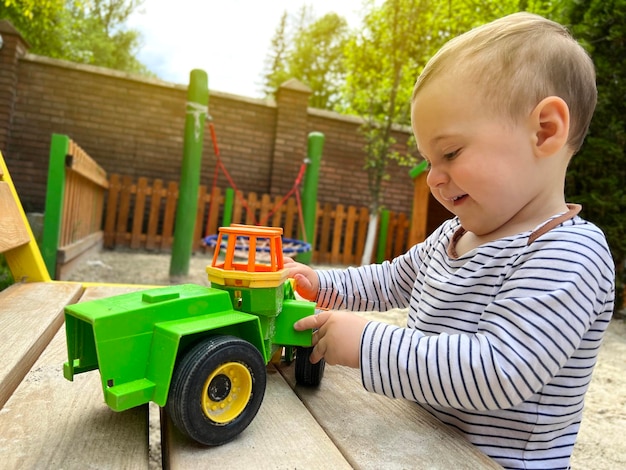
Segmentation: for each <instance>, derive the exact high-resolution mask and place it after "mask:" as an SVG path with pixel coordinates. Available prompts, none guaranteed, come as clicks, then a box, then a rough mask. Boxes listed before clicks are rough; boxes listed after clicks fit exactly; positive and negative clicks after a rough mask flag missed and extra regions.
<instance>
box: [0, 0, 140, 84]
mask: <svg viewBox="0 0 626 470" xmlns="http://www.w3.org/2000/svg"><path fill="white" fill-rule="evenodd" d="M0 2H2V3H0V17H4V18H7V19H9V20H10V21H11V22H12V23H13V25H14V26H15V27H16V28H17V29H18V30H19V31H20V32H21V33H22V35H23V36H24V38H25V39H26V41H28V43H29V44H30V46H31V52H33V53H35V54H39V55H45V56H48V57H53V58H57V59H64V60H70V61H72V62H79V63H86V64H92V65H98V66H101V67H108V68H113V69H116V70H123V71H125V72H131V73H140V74H145V75H151V73H150V72H149V71H148V69H147V68H146V67H145V66H144V65H143V64H141V63H140V62H139V61H138V60H137V59H136V58H135V53H136V51H137V49H138V46H139V39H140V38H139V33H138V32H137V31H134V30H128V29H125V28H124V27H123V25H124V23H125V22H126V20H127V19H128V18H129V16H130V15H131V14H132V13H133V12H134V11H135V10H137V9H138V8H139V7H140V6H141V4H142V3H143V0H43V1H40V0H4V1H2V0H0Z"/></svg>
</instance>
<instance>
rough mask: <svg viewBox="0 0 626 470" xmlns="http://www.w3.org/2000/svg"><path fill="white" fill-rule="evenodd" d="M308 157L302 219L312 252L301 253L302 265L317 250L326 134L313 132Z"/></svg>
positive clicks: (310, 135) (299, 259)
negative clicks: (318, 204) (319, 191)
mask: <svg viewBox="0 0 626 470" xmlns="http://www.w3.org/2000/svg"><path fill="white" fill-rule="evenodd" d="M307 144H308V146H307V157H308V159H309V165H308V166H307V169H306V173H305V175H304V184H303V186H302V218H303V219H304V221H303V222H304V230H305V234H301V235H300V238H303V239H304V240H306V241H307V242H308V243H310V244H311V251H308V252H306V253H299V254H298V256H296V259H297V260H298V261H299V262H300V263H304V264H309V263H310V262H311V258H312V257H313V250H314V249H315V245H314V242H315V218H316V216H317V186H318V183H319V179H320V164H321V162H322V150H323V148H324V134H322V133H321V132H311V133H310V134H309V138H308V142H307Z"/></svg>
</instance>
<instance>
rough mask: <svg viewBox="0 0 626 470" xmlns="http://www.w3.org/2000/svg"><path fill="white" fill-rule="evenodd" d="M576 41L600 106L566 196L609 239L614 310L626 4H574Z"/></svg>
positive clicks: (623, 0)
mask: <svg viewBox="0 0 626 470" xmlns="http://www.w3.org/2000/svg"><path fill="white" fill-rule="evenodd" d="M570 21H571V25H572V26H571V28H572V30H573V32H574V35H575V36H576V37H577V39H579V40H580V41H581V42H582V43H583V44H584V45H585V46H586V47H587V49H588V51H589V52H590V54H591V57H592V59H593V62H594V64H595V67H596V73H597V86H598V105H597V107H596V112H595V114H594V117H593V120H592V122H591V127H590V129H589V134H588V136H587V139H586V141H585V144H584V145H583V147H582V149H581V150H580V152H579V153H578V155H576V156H575V157H574V158H573V159H572V162H571V164H570V167H569V170H568V175H567V185H566V193H567V196H568V199H569V200H571V201H574V202H580V203H581V204H583V212H584V216H585V217H586V218H587V219H588V220H590V221H592V222H594V223H596V224H597V225H598V226H600V227H601V228H602V229H603V230H604V232H605V233H606V235H607V238H608V241H609V246H610V248H611V253H612V254H613V259H614V261H615V265H616V287H617V290H616V294H617V295H616V305H617V306H619V307H621V305H622V303H623V296H622V294H623V290H624V283H625V281H626V276H625V272H624V263H625V262H626V188H625V182H626V155H625V150H626V101H625V100H624V96H625V95H626V0H578V1H574V2H572V7H571V10H570Z"/></svg>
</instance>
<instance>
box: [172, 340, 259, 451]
mask: <svg viewBox="0 0 626 470" xmlns="http://www.w3.org/2000/svg"><path fill="white" fill-rule="evenodd" d="M229 368H230V369H229ZM232 369H234V370H235V371H236V372H237V373H239V374H240V375H232V376H231V377H235V378H234V379H233V380H232V381H231V378H229V376H228V375H229V374H230V373H229V372H228V371H229V370H232ZM216 374H217V375H216ZM212 376H214V377H213V378H212V379H211V377H212ZM240 377H242V378H243V379H242V380H241V379H240ZM209 379H211V380H210V382H209ZM266 381H267V377H266V369H265V361H264V360H263V357H262V356H261V353H260V352H259V351H258V350H257V349H256V348H255V347H254V346H253V345H252V344H250V343H248V342H247V341H244V340H242V339H240V338H237V337H234V336H214V337H210V338H207V339H205V340H203V341H201V342H200V343H198V344H197V345H195V346H194V347H193V348H192V349H191V350H190V351H189V352H188V353H187V354H185V356H184V357H183V358H182V359H181V361H180V362H179V364H178V365H177V366H176V368H175V370H174V374H173V376H172V383H171V386H170V391H169V396H168V399H167V404H166V405H165V409H166V411H167V413H168V415H169V416H170V417H171V419H172V422H173V423H174V425H175V426H176V427H177V428H178V429H179V430H180V431H181V432H183V433H184V434H186V435H187V436H189V437H190V438H192V439H193V440H195V441H197V442H199V443H201V444H204V445H207V446H217V445H221V444H224V443H226V442H228V441H230V440H232V439H233V438H234V437H236V436H237V435H238V434H239V433H241V431H243V430H244V429H245V428H246V427H247V426H248V425H249V424H250V423H251V422H252V420H253V419H254V417H255V416H256V414H257V411H258V410H259V407H260V406H261V402H262V401H263V396H264V395H265V386H266ZM239 382H243V383H245V384H244V386H243V387H237V383H239ZM241 390H243V391H241ZM238 391H239V392H240V393H238ZM230 402H234V405H232V408H234V409H235V410H234V411H232V410H231V405H230ZM211 404H212V405H215V409H217V411H211V410H210V409H209V407H208V405H211ZM219 405H224V406H225V407H226V412H224V411H223V410H220V409H219V408H220V406H219ZM219 413H224V416H220V415H219ZM230 414H232V415H233V416H230Z"/></svg>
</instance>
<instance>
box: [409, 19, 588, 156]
mask: <svg viewBox="0 0 626 470" xmlns="http://www.w3.org/2000/svg"><path fill="white" fill-rule="evenodd" d="M446 72H447V73H455V74H461V76H462V77H463V78H464V79H466V80H471V81H472V82H473V83H476V84H477V86H478V88H479V89H480V88H481V87H482V90H483V91H482V95H483V96H482V97H483V98H484V99H485V101H486V103H485V104H486V105H487V106H491V108H492V109H493V110H494V111H496V112H503V113H506V114H508V115H509V116H510V117H511V118H512V119H514V120H515V119H517V118H520V117H522V116H525V115H528V113H530V112H531V111H532V110H533V109H534V108H535V106H536V105H537V104H538V103H539V102H540V101H541V100H542V99H544V98H546V97H548V96H558V97H560V98H561V99H563V100H564V101H565V103H567V106H568V107H569V111H570V132H569V137H568V146H569V147H570V148H571V150H572V153H576V152H577V151H578V150H579V149H580V146H581V145H582V143H583V140H584V138H585V135H586V133H587V130H588V128H589V123H590V122H591V117H592V115H593V111H594V109H595V106H596V101H597V90H596V81H595V69H594V66H593V62H592V61H591V58H590V57H589V55H588V54H587V53H586V52H585V50H584V49H583V48H582V47H581V46H580V44H578V42H576V40H575V39H574V38H573V37H572V35H571V34H570V33H569V32H568V31H567V29H566V28H565V27H563V26H562V25H560V24H558V23H555V22H554V21H550V20H548V19H545V18H543V17H541V16H539V15H534V14H531V13H515V14H512V15H508V16H505V17H503V18H500V19H498V20H495V21H493V22H491V23H488V24H485V25H483V26H480V27H478V28H475V29H472V30H471V31H468V32H467V33H465V34H462V35H460V36H458V37H456V38H454V39H452V40H451V41H449V42H448V43H446V44H445V45H444V46H443V47H442V48H441V49H440V50H439V52H437V54H435V55H434V56H433V58H432V59H431V60H430V61H429V62H428V63H427V64H426V67H425V68H424V71H423V72H422V73H421V75H420V76H419V78H418V79H417V82H416V84H415V88H414V90H413V98H412V101H414V100H415V97H416V96H417V94H418V93H419V92H420V90H422V89H423V88H424V87H425V86H426V85H427V84H428V83H429V82H430V81H432V80H435V79H436V78H437V76H438V75H440V74H442V73H446Z"/></svg>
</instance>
